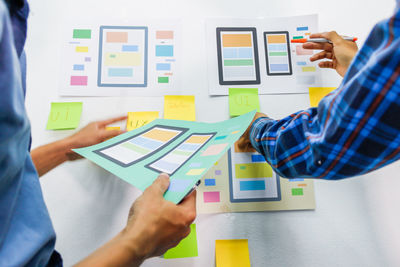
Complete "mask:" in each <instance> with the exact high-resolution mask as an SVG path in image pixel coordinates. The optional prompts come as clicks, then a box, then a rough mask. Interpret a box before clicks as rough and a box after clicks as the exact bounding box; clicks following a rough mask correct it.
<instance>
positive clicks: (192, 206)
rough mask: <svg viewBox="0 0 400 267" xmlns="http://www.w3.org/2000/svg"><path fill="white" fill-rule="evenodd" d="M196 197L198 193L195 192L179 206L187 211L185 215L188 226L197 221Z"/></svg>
mask: <svg viewBox="0 0 400 267" xmlns="http://www.w3.org/2000/svg"><path fill="white" fill-rule="evenodd" d="M196 195H197V192H196V190H194V191H193V192H192V193H190V194H189V195H188V196H187V197H185V198H184V199H183V200H182V202H181V203H180V204H179V205H178V207H180V208H181V209H183V210H185V212H184V214H185V216H186V219H187V221H186V223H187V224H191V223H192V222H193V221H194V220H195V219H196Z"/></svg>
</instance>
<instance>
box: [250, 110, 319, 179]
mask: <svg viewBox="0 0 400 267" xmlns="http://www.w3.org/2000/svg"><path fill="white" fill-rule="evenodd" d="M316 116H317V115H316V110H313V109H311V110H307V111H301V112H298V113H295V114H293V115H291V116H288V117H286V118H284V119H282V120H273V119H270V118H259V119H257V120H256V121H255V122H254V123H253V125H252V127H251V130H250V136H249V137H250V141H251V144H252V146H253V147H254V148H255V149H256V150H257V151H258V152H259V153H261V154H262V155H264V157H265V159H266V160H267V162H268V163H269V164H270V165H271V166H272V167H273V168H274V170H275V171H276V172H277V173H278V174H279V175H280V176H282V177H287V178H299V177H316V176H317V172H316V171H317V169H318V167H319V166H318V159H317V158H318V157H319V156H323V155H321V154H320V153H318V152H317V151H316V149H315V148H316V147H317V146H318V145H317V144H315V143H311V142H310V140H309V138H307V136H309V135H311V134H312V133H313V128H314V129H318V126H317V125H315V123H314V126H312V125H310V124H309V122H310V121H312V120H313V118H315V117H316Z"/></svg>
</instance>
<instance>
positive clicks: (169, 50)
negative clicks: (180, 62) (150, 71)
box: [156, 45, 174, 57]
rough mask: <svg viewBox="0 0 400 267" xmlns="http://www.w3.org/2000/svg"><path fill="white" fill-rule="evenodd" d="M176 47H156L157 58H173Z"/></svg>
mask: <svg viewBox="0 0 400 267" xmlns="http://www.w3.org/2000/svg"><path fill="white" fill-rule="evenodd" d="M173 56H174V46H173V45H157V46H156V57H173Z"/></svg>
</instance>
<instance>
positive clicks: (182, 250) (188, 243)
mask: <svg viewBox="0 0 400 267" xmlns="http://www.w3.org/2000/svg"><path fill="white" fill-rule="evenodd" d="M197 256H198V251H197V235H196V224H192V225H190V234H189V235H188V236H187V237H186V238H185V239H183V240H182V241H181V242H180V243H179V244H178V245H177V246H176V247H174V248H171V249H170V250H168V251H167V252H165V254H164V259H177V258H189V257H197Z"/></svg>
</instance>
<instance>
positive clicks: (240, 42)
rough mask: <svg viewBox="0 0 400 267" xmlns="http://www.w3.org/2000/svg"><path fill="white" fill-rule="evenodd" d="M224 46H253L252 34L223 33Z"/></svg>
mask: <svg viewBox="0 0 400 267" xmlns="http://www.w3.org/2000/svg"><path fill="white" fill-rule="evenodd" d="M222 46H223V47H251V46H252V42H251V34H223V35H222Z"/></svg>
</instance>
